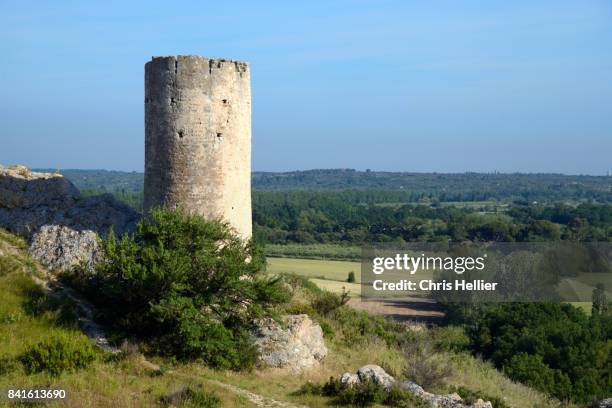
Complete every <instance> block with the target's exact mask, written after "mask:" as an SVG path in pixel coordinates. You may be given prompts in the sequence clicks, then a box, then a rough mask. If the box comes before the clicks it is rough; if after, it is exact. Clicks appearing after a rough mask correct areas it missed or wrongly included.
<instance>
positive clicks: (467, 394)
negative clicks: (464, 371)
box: [449, 387, 510, 408]
mask: <svg viewBox="0 0 612 408" xmlns="http://www.w3.org/2000/svg"><path fill="white" fill-rule="evenodd" d="M449 392H456V393H457V394H459V395H460V396H461V398H463V400H464V401H465V402H466V403H467V404H473V403H475V402H476V401H477V400H478V399H482V400H483V401H489V402H491V405H493V408H510V405H508V403H506V401H504V400H503V399H501V398H499V397H495V396H491V395H489V394H485V393H482V392H477V391H474V390H471V389H469V388H467V387H450V389H449Z"/></svg>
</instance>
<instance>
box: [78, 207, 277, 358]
mask: <svg viewBox="0 0 612 408" xmlns="http://www.w3.org/2000/svg"><path fill="white" fill-rule="evenodd" d="M101 247H102V249H103V251H104V255H105V256H104V261H103V262H101V263H100V264H99V265H98V266H97V275H96V278H95V281H91V282H90V286H89V288H88V289H89V292H90V294H91V299H92V301H94V302H97V303H98V305H99V306H100V307H101V308H102V309H103V312H104V317H105V318H106V319H107V320H109V321H110V322H111V323H112V324H114V325H115V326H116V327H117V328H119V329H121V330H124V331H129V332H131V333H135V334H137V335H139V336H141V337H142V338H144V339H147V340H149V343H150V344H151V345H152V346H153V349H154V350H155V351H157V352H159V353H163V354H170V355H173V356H176V357H178V358H184V359H202V360H203V361H204V362H206V363H207V364H209V365H211V366H214V367H219V368H231V369H239V368H249V367H250V366H252V365H253V364H254V362H255V358H256V353H255V349H254V346H253V344H252V342H251V339H250V336H249V333H248V330H249V328H250V325H251V324H252V322H253V320H254V319H256V318H260V317H264V316H268V315H269V314H270V313H271V310H272V307H273V306H274V305H276V304H279V303H282V302H284V301H286V300H287V299H288V294H287V292H286V290H284V289H283V287H282V285H281V279H280V278H268V277H265V276H264V275H263V274H262V273H261V271H262V270H263V257H262V253H261V251H260V249H259V248H257V247H255V246H253V245H252V243H250V242H243V241H242V240H241V239H240V238H238V237H237V236H236V235H234V233H233V232H232V230H231V229H230V228H229V226H227V225H226V224H223V223H220V222H213V221H206V220H204V219H203V218H202V217H198V216H188V215H184V214H182V213H180V212H177V211H164V210H159V209H157V210H154V211H152V213H151V218H150V219H149V218H145V219H143V220H142V221H141V222H140V223H139V224H138V227H137V231H136V233H135V235H132V236H128V235H125V236H123V237H122V238H121V239H120V240H117V239H116V238H115V237H114V234H109V237H108V239H106V240H105V241H103V242H102V245H101Z"/></svg>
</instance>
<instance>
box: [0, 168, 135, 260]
mask: <svg viewBox="0 0 612 408" xmlns="http://www.w3.org/2000/svg"><path fill="white" fill-rule="evenodd" d="M139 218H140V215H139V214H138V213H137V212H136V211H134V210H132V209H131V208H129V207H128V206H127V205H125V204H123V203H121V202H120V201H118V200H116V199H115V198H114V197H113V196H112V195H110V194H105V195H101V196H95V197H82V196H81V195H80V193H79V191H78V189H77V188H76V187H75V186H74V185H73V184H72V183H71V182H70V181H69V180H67V179H65V178H64V177H63V176H61V175H60V174H53V173H36V172H33V171H31V170H29V169H28V168H26V167H24V166H12V167H2V166H0V226H1V227H4V228H6V229H8V230H10V231H11V232H14V233H16V234H19V235H22V236H24V237H26V238H27V239H28V240H30V254H31V255H32V256H33V257H34V259H36V260H38V261H40V262H41V263H43V264H45V265H47V266H49V267H51V268H56V269H60V270H69V269H70V268H72V267H74V266H76V265H77V264H80V263H82V262H85V263H86V264H89V265H91V264H92V263H93V261H94V260H95V259H96V256H97V240H96V235H97V234H98V235H102V236H104V235H106V234H107V233H108V231H109V229H110V228H111V227H113V228H114V230H115V233H117V234H123V233H124V232H129V231H131V230H133V229H134V226H135V224H136V222H137V221H138V219H139Z"/></svg>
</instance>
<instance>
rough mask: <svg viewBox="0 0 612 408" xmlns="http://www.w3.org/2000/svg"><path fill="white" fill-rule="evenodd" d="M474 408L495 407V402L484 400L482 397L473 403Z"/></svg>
mask: <svg viewBox="0 0 612 408" xmlns="http://www.w3.org/2000/svg"><path fill="white" fill-rule="evenodd" d="M472 407H473V408H493V404H491V403H490V402H489V401H483V400H481V399H480V398H478V400H476V402H475V403H474V404H473V405H472Z"/></svg>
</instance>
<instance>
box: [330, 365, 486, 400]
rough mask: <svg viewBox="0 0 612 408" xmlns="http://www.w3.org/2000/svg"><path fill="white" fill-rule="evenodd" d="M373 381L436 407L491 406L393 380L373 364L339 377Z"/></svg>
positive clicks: (352, 381)
mask: <svg viewBox="0 0 612 408" xmlns="http://www.w3.org/2000/svg"><path fill="white" fill-rule="evenodd" d="M368 380H370V381H373V382H374V383H376V384H378V385H380V386H382V387H383V388H385V389H387V390H388V389H390V388H391V387H398V388H399V389H401V390H403V391H407V392H409V393H411V394H414V395H416V396H418V397H419V398H421V399H422V400H423V401H425V402H426V403H428V404H429V405H431V406H432V407H438V408H492V407H493V406H492V405H491V403H490V402H489V401H483V400H481V399H479V400H477V401H476V402H474V403H473V404H466V403H465V402H464V401H463V399H462V398H461V396H460V395H459V394H457V393H452V394H447V395H437V394H432V393H430V392H427V391H425V390H424V389H423V387H421V386H420V385H418V384H417V383H414V382H412V381H395V379H394V378H393V377H392V376H391V375H389V374H387V372H385V370H384V369H383V368H382V367H380V366H377V365H375V364H368V365H365V366H363V367H361V368H360V369H358V370H357V374H352V373H344V374H342V376H341V377H340V382H342V383H344V384H347V385H349V386H353V385H355V384H358V383H359V382H363V381H368Z"/></svg>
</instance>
